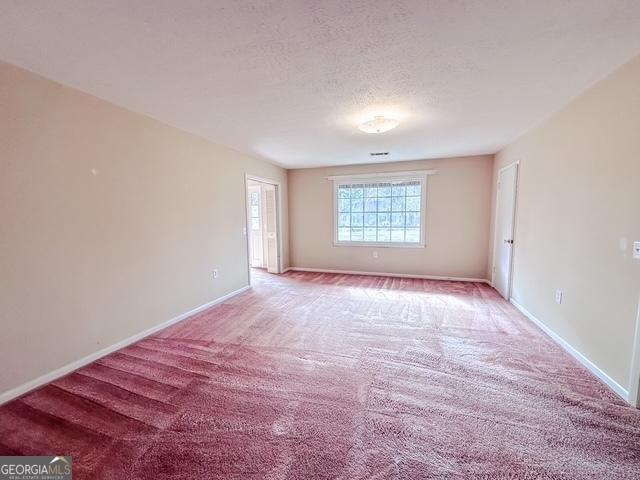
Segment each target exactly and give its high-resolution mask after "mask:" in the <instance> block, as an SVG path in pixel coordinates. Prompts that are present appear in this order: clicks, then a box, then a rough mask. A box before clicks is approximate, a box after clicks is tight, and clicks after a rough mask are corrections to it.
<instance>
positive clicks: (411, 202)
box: [407, 197, 420, 212]
mask: <svg viewBox="0 0 640 480" xmlns="http://www.w3.org/2000/svg"><path fill="white" fill-rule="evenodd" d="M419 211H420V197H407V212H419Z"/></svg>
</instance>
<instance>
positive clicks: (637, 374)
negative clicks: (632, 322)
mask: <svg viewBox="0 0 640 480" xmlns="http://www.w3.org/2000/svg"><path fill="white" fill-rule="evenodd" d="M627 397H628V398H627V402H629V404H630V405H631V406H632V407H636V408H640V299H639V300H638V312H637V313H636V331H635V335H634V341H633V351H632V354H631V372H630V374H629V390H628V392H627Z"/></svg>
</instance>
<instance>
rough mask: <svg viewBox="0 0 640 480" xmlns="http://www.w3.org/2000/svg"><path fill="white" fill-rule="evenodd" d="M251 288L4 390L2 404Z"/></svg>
mask: <svg viewBox="0 0 640 480" xmlns="http://www.w3.org/2000/svg"><path fill="white" fill-rule="evenodd" d="M250 288H251V287H250V286H249V285H247V286H245V287H242V288H239V289H238V290H234V291H233V292H230V293H227V294H226V295H223V296H222V297H219V298H216V299H215V300H212V301H211V302H208V303H205V304H204V305H200V306H199V307H196V308H194V309H193V310H189V311H188V312H186V313H183V314H181V315H178V316H177V317H174V318H172V319H170V320H167V321H166V322H162V323H160V324H158V325H155V326H153V327H151V328H149V329H147V330H144V331H142V332H140V333H136V334H135V335H133V336H131V337H129V338H125V339H124V340H121V341H119V342H117V343H114V344H113V345H110V346H108V347H106V348H103V349H102V350H99V351H97V352H94V353H91V354H89V355H87V356H86V357H83V358H80V359H78V360H76V361H74V362H71V363H69V364H67V365H65V366H63V367H60V368H58V369H56V370H53V371H52V372H49V373H45V374H44V375H42V376H40V377H38V378H35V379H33V380H31V381H29V382H27V383H24V384H22V385H20V386H18V387H15V388H13V389H11V390H8V391H6V392H3V393H2V394H0V405H2V404H4V403H7V402H9V401H11V400H13V399H14V398H17V397H20V396H21V395H24V394H25V393H27V392H30V391H31V390H34V389H36V388H38V387H41V386H42V385H45V384H47V383H50V382H53V381H54V380H56V379H58V378H60V377H64V376H65V375H68V374H69V373H71V372H73V371H74V370H78V369H79V368H82V367H84V366H85V365H88V364H90V363H91V362H94V361H96V360H98V359H99V358H102V357H104V356H106V355H109V354H110V353H113V352H115V351H116V350H120V349H121V348H124V347H126V346H128V345H131V344H132V343H135V342H137V341H139V340H142V339H143V338H145V337H148V336H149V335H153V334H154V333H156V332H159V331H160V330H164V329H165V328H167V327H169V326H171V325H173V324H175V323H178V322H181V321H182V320H185V319H187V318H189V317H191V316H193V315H195V314H196V313H200V312H201V311H203V310H206V309H207V308H210V307H213V306H214V305H217V304H219V303H222V302H224V301H225V300H228V299H229V298H231V297H235V296H236V295H239V294H241V293H242V292H245V291H247V290H249V289H250Z"/></svg>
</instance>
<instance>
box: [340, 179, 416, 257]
mask: <svg viewBox="0 0 640 480" xmlns="http://www.w3.org/2000/svg"><path fill="white" fill-rule="evenodd" d="M407 173H409V172H407ZM418 173H419V174H418V175H408V176H407V175H402V176H401V175H393V176H391V174H389V176H388V177H383V176H380V175H375V176H368V177H367V176H355V177H351V178H348V177H332V178H333V179H334V182H335V183H334V186H335V188H334V191H335V204H336V208H335V244H336V245H377V246H406V247H411V246H413V247H421V246H424V237H425V229H424V220H425V218H424V211H425V195H426V178H427V177H426V173H422V172H418Z"/></svg>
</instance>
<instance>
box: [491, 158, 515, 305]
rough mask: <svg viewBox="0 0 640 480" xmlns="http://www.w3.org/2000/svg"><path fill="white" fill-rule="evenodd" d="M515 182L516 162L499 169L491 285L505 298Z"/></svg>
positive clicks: (509, 277) (508, 278)
mask: <svg viewBox="0 0 640 480" xmlns="http://www.w3.org/2000/svg"><path fill="white" fill-rule="evenodd" d="M517 182H518V164H517V163H514V164H513V165H510V166H508V167H506V168H504V169H502V170H500V172H499V173H498V189H497V194H496V231H495V237H494V245H493V286H494V288H495V289H496V290H498V292H500V294H501V295H502V296H503V297H504V298H505V299H507V300H509V296H510V295H511V264H512V261H513V232H514V230H513V227H514V223H515V212H516V188H517Z"/></svg>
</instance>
